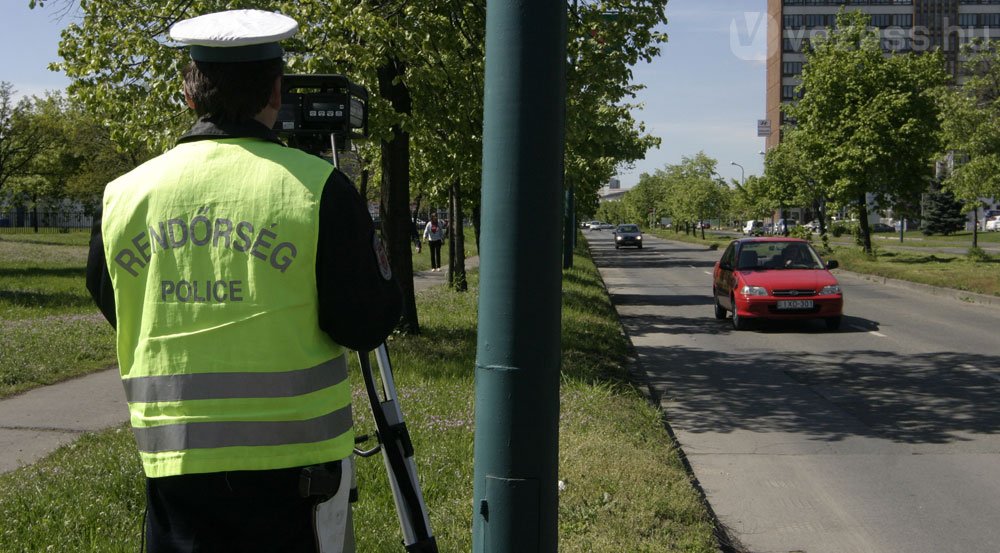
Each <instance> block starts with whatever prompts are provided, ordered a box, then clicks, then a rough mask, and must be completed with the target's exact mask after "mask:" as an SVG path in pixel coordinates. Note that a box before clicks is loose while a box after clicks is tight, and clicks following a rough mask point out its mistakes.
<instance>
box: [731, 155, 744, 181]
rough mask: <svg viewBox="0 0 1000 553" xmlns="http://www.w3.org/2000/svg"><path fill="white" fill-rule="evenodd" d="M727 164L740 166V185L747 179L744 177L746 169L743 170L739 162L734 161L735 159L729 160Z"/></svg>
mask: <svg viewBox="0 0 1000 553" xmlns="http://www.w3.org/2000/svg"><path fill="white" fill-rule="evenodd" d="M729 164H730V165H735V166H737V167H739V168H740V184H741V185H743V184H746V180H747V179H746V171H744V170H743V166H742V165H740V164H739V163H736V162H735V161H730V162H729Z"/></svg>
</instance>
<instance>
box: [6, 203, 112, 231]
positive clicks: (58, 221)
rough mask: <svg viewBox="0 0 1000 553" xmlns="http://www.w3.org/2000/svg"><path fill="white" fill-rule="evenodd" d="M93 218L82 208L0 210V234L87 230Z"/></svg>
mask: <svg viewBox="0 0 1000 553" xmlns="http://www.w3.org/2000/svg"><path fill="white" fill-rule="evenodd" d="M93 222H94V218H93V216H91V215H87V214H86V213H84V212H83V210H82V209H81V210H62V211H41V210H39V211H35V210H32V209H24V208H20V209H12V210H9V211H0V234H27V233H35V232H37V233H56V232H70V231H72V230H89V229H90V226H91V224H93Z"/></svg>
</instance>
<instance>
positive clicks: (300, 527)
mask: <svg viewBox="0 0 1000 553" xmlns="http://www.w3.org/2000/svg"><path fill="white" fill-rule="evenodd" d="M301 473H302V469H301V468H292V469H279V470H261V471H239V472H220V473H210V474H191V475H183V476H168V477H165V478H147V479H146V504H147V514H146V518H147V520H146V543H147V551H149V553H202V552H205V553H208V552H213V553H228V552H232V553H236V552H240V553H248V552H253V553H271V552H274V553H278V552H281V553H285V552H292V553H316V539H315V536H314V533H313V507H314V506H315V505H316V503H317V498H316V497H305V498H304V497H300V494H299V477H300V475H301Z"/></svg>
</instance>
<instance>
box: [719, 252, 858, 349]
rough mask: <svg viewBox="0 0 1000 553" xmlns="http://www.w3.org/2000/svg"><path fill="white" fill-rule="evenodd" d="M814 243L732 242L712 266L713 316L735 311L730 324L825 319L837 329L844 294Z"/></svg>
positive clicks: (831, 264) (742, 325) (742, 326)
mask: <svg viewBox="0 0 1000 553" xmlns="http://www.w3.org/2000/svg"><path fill="white" fill-rule="evenodd" d="M836 267H837V262H836V261H833V260H831V261H829V262H827V263H826V264H824V263H823V261H822V260H821V259H820V257H819V254H817V253H816V250H815V249H813V247H812V245H811V244H810V243H809V242H807V241H805V240H802V239H799V238H786V237H781V236H777V237H755V238H742V239H739V240H734V241H733V242H732V243H730V244H729V247H728V248H726V251H725V252H724V253H723V254H722V258H721V259H720V260H719V261H718V262H717V263H716V264H715V271H714V272H713V275H712V296H713V298H714V302H715V318H716V319H725V318H726V312H727V311H731V312H732V313H733V328H735V329H736V330H743V329H745V328H746V327H747V323H748V322H749V321H751V320H757V319H823V320H824V321H826V327H827V328H828V329H830V330H836V329H838V328H840V320H841V318H842V317H843V310H844V295H843V293H842V292H841V289H840V283H839V282H837V279H836V277H834V276H833V275H832V274H830V271H829V269H835V268H836Z"/></svg>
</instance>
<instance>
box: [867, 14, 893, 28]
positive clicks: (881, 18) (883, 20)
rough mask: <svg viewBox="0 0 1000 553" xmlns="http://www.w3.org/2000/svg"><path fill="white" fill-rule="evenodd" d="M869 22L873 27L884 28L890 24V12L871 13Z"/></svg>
mask: <svg viewBox="0 0 1000 553" xmlns="http://www.w3.org/2000/svg"><path fill="white" fill-rule="evenodd" d="M871 24H872V26H873V27H878V28H880V29H884V28H885V27H888V26H890V25H892V14H888V13H873V14H872V22H871Z"/></svg>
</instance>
